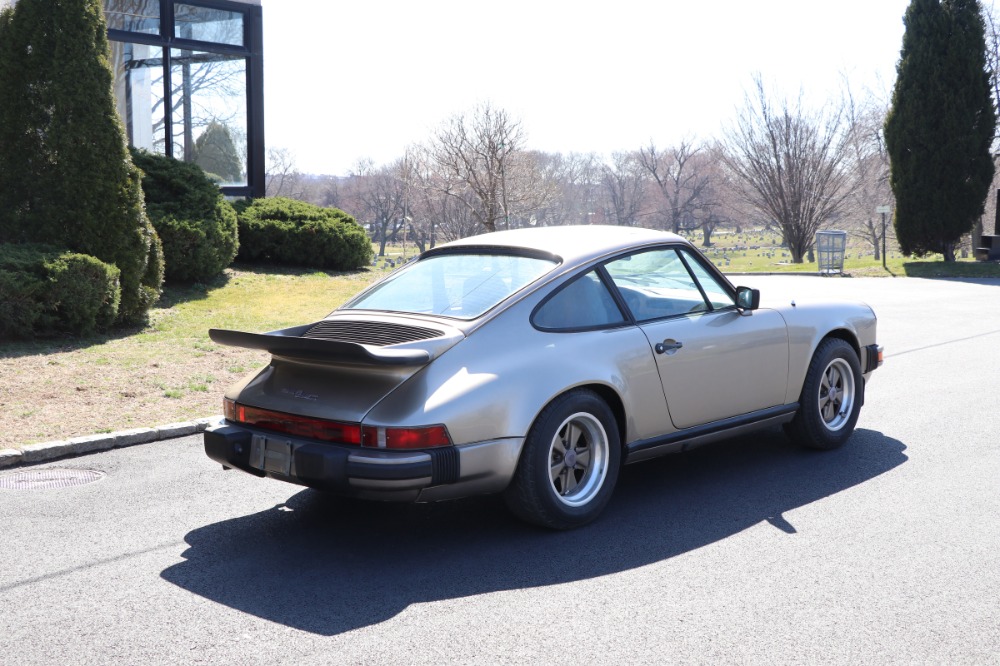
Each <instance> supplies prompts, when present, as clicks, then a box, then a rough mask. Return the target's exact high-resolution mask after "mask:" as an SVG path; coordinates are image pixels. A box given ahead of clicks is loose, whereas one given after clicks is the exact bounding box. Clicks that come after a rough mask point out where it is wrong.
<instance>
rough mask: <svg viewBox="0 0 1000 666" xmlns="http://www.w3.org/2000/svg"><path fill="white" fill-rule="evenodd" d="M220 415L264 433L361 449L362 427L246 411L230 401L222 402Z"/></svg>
mask: <svg viewBox="0 0 1000 666" xmlns="http://www.w3.org/2000/svg"><path fill="white" fill-rule="evenodd" d="M223 411H224V413H225V415H226V418H227V419H228V420H230V421H236V422H237V423H245V424H247V425H252V426H256V427H258V428H263V429H264V430H271V431H273V432H282V433H285V434H286V435H295V436H297V437H308V438H309V439H319V440H322V441H324V442H337V443H339V444H354V445H356V446H360V445H361V426H360V425H358V424H356V423H341V422H339V421H328V420H326V419H314V418H311V417H308V416H298V415H296V414H285V413H284V412H275V411H272V410H270V409H260V408H258V407H247V406H246V405H241V404H239V403H235V402H232V401H231V400H226V401H225V402H224V407H223ZM230 414H232V416H230Z"/></svg>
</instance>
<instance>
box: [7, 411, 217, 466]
mask: <svg viewBox="0 0 1000 666" xmlns="http://www.w3.org/2000/svg"><path fill="white" fill-rule="evenodd" d="M220 420H222V416H221V415H220V416H206V417H205V418H201V419H195V420H194V421H184V422H181V423H169V424H167V425H162V426H158V427H155V428H132V429H131V430H119V431H118V432H109V433H102V434H100V435H84V436H82V437H72V438H70V439H65V440H57V441H53V442H41V443H38V444H29V445H27V446H25V447H24V448H22V449H20V450H18V449H0V469H2V468H5V467H16V466H17V465H30V464H33V463H40V462H47V461H49V460H55V459H57V458H66V457H69V456H79V455H84V454H86V453H93V452H95V451H107V450H109V449H120V448H122V447H125V446H133V445H135V444H146V443H148V442H157V441H160V440H164V439H171V438H173V437H184V436H186V435H194V434H195V433H199V432H202V431H204V430H205V428H207V427H208V426H210V425H213V424H215V423H218V422H219V421H220Z"/></svg>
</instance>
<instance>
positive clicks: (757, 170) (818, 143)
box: [722, 76, 848, 264]
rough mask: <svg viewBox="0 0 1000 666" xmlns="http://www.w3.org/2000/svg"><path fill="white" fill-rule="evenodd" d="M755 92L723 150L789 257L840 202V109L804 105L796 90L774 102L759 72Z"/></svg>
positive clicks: (801, 250) (843, 192)
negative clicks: (792, 99)
mask: <svg viewBox="0 0 1000 666" xmlns="http://www.w3.org/2000/svg"><path fill="white" fill-rule="evenodd" d="M754 82H755V88H756V91H755V94H756V96H755V97H753V98H752V97H751V96H750V95H747V99H746V102H745V105H744V108H743V109H742V110H741V112H740V113H739V116H738V117H737V119H736V124H735V125H734V126H732V127H731V128H730V129H729V130H728V131H727V132H726V133H725V136H724V139H723V144H722V146H723V150H722V155H723V159H724V161H725V164H726V166H727V167H728V168H729V169H730V170H731V171H732V172H733V175H734V176H735V178H734V182H735V184H736V186H737V188H738V189H739V192H740V194H741V195H742V196H743V198H744V199H745V200H746V201H747V203H748V204H750V206H752V207H753V208H755V209H756V210H758V211H759V212H760V213H761V214H762V215H764V216H766V217H768V218H770V219H772V220H774V222H775V224H777V225H778V227H779V228H780V229H781V232H782V234H783V236H784V239H785V242H786V243H787V244H788V248H789V250H790V251H791V254H792V261H793V262H794V263H797V264H800V263H802V260H803V257H804V256H805V254H806V252H808V251H809V250H810V249H811V248H812V246H813V243H814V240H815V236H816V232H817V231H819V229H820V228H821V227H822V225H823V224H824V223H825V222H826V221H827V220H829V219H831V218H832V217H834V216H836V215H837V214H838V213H840V212H841V211H842V210H843V208H844V203H845V199H846V197H847V194H848V189H847V177H848V172H847V170H846V169H845V168H844V161H845V157H846V154H847V144H846V142H845V141H844V140H843V136H842V135H843V132H842V131H841V125H842V115H843V112H842V110H841V109H840V108H838V107H832V108H831V109H830V110H829V111H828V112H827V113H822V112H810V111H807V110H806V109H804V108H803V107H802V96H801V94H800V95H799V99H798V100H797V101H796V102H795V103H794V104H790V103H789V102H788V101H787V100H783V101H781V102H779V103H778V105H777V106H773V105H772V103H771V101H770V99H769V98H768V95H767V93H766V91H765V90H764V84H763V82H762V81H761V79H760V77H759V76H757V77H755V80H754Z"/></svg>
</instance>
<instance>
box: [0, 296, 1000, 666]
mask: <svg viewBox="0 0 1000 666" xmlns="http://www.w3.org/2000/svg"><path fill="white" fill-rule="evenodd" d="M740 281H741V282H746V283H748V284H752V285H754V286H759V287H761V288H762V290H763V291H764V296H765V300H767V299H768V298H769V297H777V298H782V299H783V298H790V297H792V295H795V296H796V297H797V298H798V299H799V300H805V299H806V297H807V296H808V295H809V294H816V293H824V294H828V295H831V296H838V297H855V298H861V299H863V300H866V301H868V302H869V303H871V304H872V305H873V306H874V307H875V309H876V311H877V312H878V314H879V329H880V342H882V343H883V344H884V345H885V347H886V351H887V360H886V364H885V366H884V367H883V368H882V369H880V370H879V371H878V372H877V373H876V376H875V378H874V381H873V382H872V383H871V385H870V387H869V390H868V394H867V404H866V405H865V407H864V409H863V410H862V415H861V420H860V421H859V424H858V430H857V432H856V434H855V436H854V437H853V438H852V440H851V441H850V442H849V443H848V444H847V445H846V446H845V447H844V448H842V449H840V450H837V451H834V452H828V453H816V452H808V451H800V450H798V449H796V448H794V447H793V446H792V445H791V444H789V443H788V441H787V440H786V439H785V438H784V436H783V435H782V434H780V432H774V433H767V434H764V435H758V436H754V437H750V438H743V439H740V440H736V441H731V442H727V443H723V444H719V445H715V446H711V447H704V448H702V449H698V450H696V451H694V452H691V453H689V454H684V455H680V456H675V457H671V458H666V459H660V460H656V461H651V462H647V463H642V464H638V465H634V466H631V467H628V468H626V469H625V471H624V473H623V478H622V480H621V482H620V484H619V486H618V490H617V491H616V495H615V497H614V499H613V500H612V502H611V504H610V506H609V508H608V509H607V511H606V512H605V514H604V515H603V516H602V518H601V519H600V520H599V521H598V522H597V523H595V524H593V525H591V526H588V527H586V528H583V529H580V530H577V531H573V532H569V533H550V532H546V531H544V530H540V529H535V528H533V527H529V526H526V525H522V524H520V523H518V522H517V521H515V520H514V519H512V518H510V517H509V516H508V515H507V513H506V512H505V510H504V508H503V505H502V503H501V502H500V501H499V500H498V499H496V498H479V499H471V500H463V501H458V502H451V503H444V504H437V505H389V504H367V503H360V502H351V501H345V500H338V499H331V498H327V497H324V496H323V495H321V494H319V493H316V492H313V491H311V490H305V489H301V488H298V487H295V486H290V485H286V484H282V483H279V482H276V481H271V480H259V479H256V478H253V477H250V476H247V475H243V474H240V473H238V472H234V471H229V472H224V471H222V470H221V469H220V468H219V467H218V466H217V465H216V464H214V463H212V462H211V461H209V460H208V459H207V458H206V457H205V456H204V455H203V453H202V451H201V442H200V437H186V438H181V439H175V440H169V441H164V442H157V443H152V444H145V445H141V446H135V447H131V448H127V449H119V450H115V451H109V452H105V453H100V454H93V455H89V456H83V457H80V458H76V459H71V460H62V461H56V462H51V463H46V464H45V465H42V466H40V467H38V468H24V467H22V468H19V469H18V470H13V472H17V471H25V470H27V469H39V468H42V469H48V468H60V469H67V468H69V469H77V470H80V469H92V470H97V471H100V472H103V473H104V474H105V476H104V477H103V478H102V479H101V480H99V481H96V482H94V483H89V484H86V485H81V486H76V487H70V488H62V489H52V490H43V489H32V490H13V489H8V490H0V525H2V527H0V558H2V562H0V663H3V664H11V665H20V664H105V665H106V664H145V663H152V664H167V663H170V664H173V663H180V664H190V663H210V664H329V663H358V664H372V663H390V664H419V663H433V664H438V663H483V664H487V663H488V664H494V663H511V664H522V663H543V662H544V663H547V664H548V663H555V664H581V663H583V664H586V663H605V662H610V661H612V660H613V661H615V662H624V663H663V662H706V663H718V662H724V663H732V662H740V663H788V664H803V663H809V664H811V663H843V664H846V663H851V664H854V663H859V662H862V663H889V662H913V661H919V662H936V663H953V664H973V663H974V664H984V663H992V664H998V663H1000V487H998V486H1000V484H998V479H1000V281H992V282H989V281H981V282H979V283H977V282H971V281H966V282H962V281H933V280H919V279H905V280H902V279H900V280H889V279H837V278H827V279H820V278H802V277H798V278H795V277H754V278H741V279H740ZM10 473H12V471H6V472H4V473H3V474H10Z"/></svg>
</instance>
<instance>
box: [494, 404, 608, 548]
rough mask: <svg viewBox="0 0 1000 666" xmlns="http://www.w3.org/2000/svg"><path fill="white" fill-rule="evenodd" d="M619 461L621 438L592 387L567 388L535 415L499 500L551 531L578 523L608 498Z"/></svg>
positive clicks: (594, 515) (593, 514)
mask: <svg viewBox="0 0 1000 666" xmlns="http://www.w3.org/2000/svg"><path fill="white" fill-rule="evenodd" d="M569 441H572V446H571V447H570V446H567V443H568V442H569ZM620 466H621V439H620V438H619V435H618V424H617V422H616V421H615V417H614V415H613V414H612V413H611V409H610V408H609V407H608V405H607V403H605V402H604V401H603V400H602V399H601V398H600V397H598V395H597V394H596V393H593V392H592V391H588V390H585V389H578V390H575V391H571V392H569V393H565V394H563V395H561V396H559V397H558V398H556V399H555V400H553V401H552V402H551V403H549V404H548V405H547V406H546V407H545V409H543V410H542V412H541V413H540V414H539V415H538V418H537V419H535V422H534V424H532V426H531V429H530V430H529V431H528V436H527V437H526V438H525V440H524V448H523V449H522V451H521V459H520V460H519V461H518V465H517V470H516V471H515V472H514V478H513V479H512V480H511V483H510V485H509V486H508V487H507V490H505V491H504V501H505V502H506V503H507V506H508V508H509V509H510V510H511V512H512V513H514V515H516V516H517V517H518V518H521V519H522V520H525V521H527V522H530V523H534V524H536V525H541V526H543V527H548V528H551V529H557V530H566V529H571V528H574V527H580V526H581V525H585V524H587V523H589V522H591V521H592V520H594V519H595V518H597V516H598V515H599V514H600V513H601V511H602V510H603V509H604V507H605V506H606V505H607V503H608V500H610V499H611V493H612V492H613V491H614V488H615V483H617V481H618V470H619V467H620Z"/></svg>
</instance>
